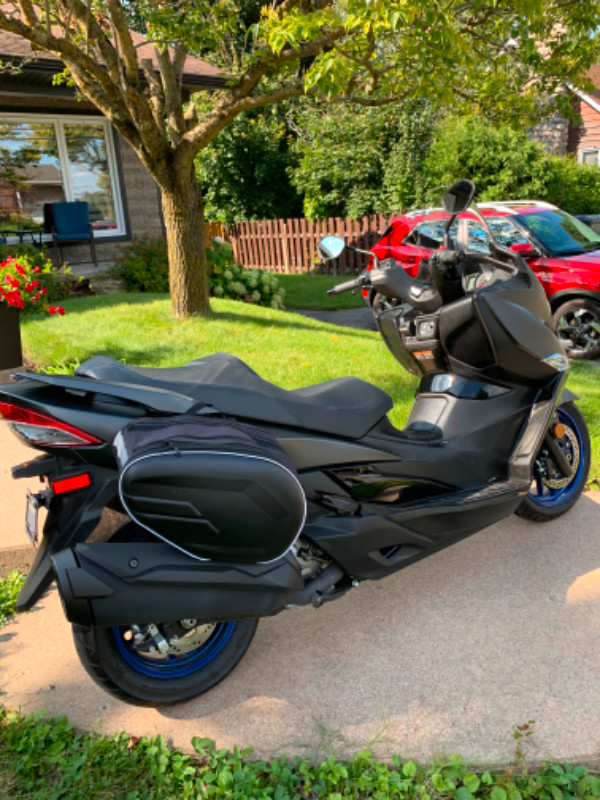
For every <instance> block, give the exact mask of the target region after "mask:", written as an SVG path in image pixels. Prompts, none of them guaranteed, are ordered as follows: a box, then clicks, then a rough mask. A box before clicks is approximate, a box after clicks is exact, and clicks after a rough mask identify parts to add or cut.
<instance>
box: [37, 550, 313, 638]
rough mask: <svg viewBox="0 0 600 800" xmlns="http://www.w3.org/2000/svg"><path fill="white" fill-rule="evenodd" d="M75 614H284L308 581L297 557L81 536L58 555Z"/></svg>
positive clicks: (63, 588)
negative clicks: (202, 553)
mask: <svg viewBox="0 0 600 800" xmlns="http://www.w3.org/2000/svg"><path fill="white" fill-rule="evenodd" d="M52 566H53V568H54V573H55V576H56V582H57V584H58V590H59V593H60V598H61V601H62V604H63V608H64V610H65V614H66V617H67V619H68V620H69V622H73V623H76V624H77V625H84V626H91V625H94V626H97V627H109V626H113V625H133V624H138V625H147V624H149V623H151V622H156V621H161V622H173V621H175V620H179V619H186V618H194V619H197V620H198V622H199V623H207V622H214V621H215V620H219V621H227V620H234V619H242V618H244V617H263V616H268V615H270V614H276V613H278V612H279V611H281V610H282V609H283V608H285V606H286V605H287V604H288V603H289V602H290V600H291V598H292V597H293V596H294V595H296V594H297V593H298V592H299V591H300V590H302V589H304V588H305V587H304V581H303V580H302V576H301V574H300V569H299V567H298V564H297V562H296V560H295V559H294V557H293V556H292V555H291V554H287V555H284V556H282V557H281V558H278V559H277V560H275V561H273V562H271V563H269V564H217V563H215V562H212V561H211V562H208V561H198V560H196V559H192V558H190V557H189V556H187V555H185V554H184V553H181V552H180V551H178V550H176V549H174V548H173V547H170V546H169V545H167V544H164V543H156V544H154V543H148V542H143V543H141V542H140V543H137V542H133V543H126V544H111V543H103V542H95V543H90V544H79V545H77V546H76V547H72V548H69V549H67V550H63V551H61V552H60V553H57V554H56V555H55V556H54V557H53V558H52Z"/></svg>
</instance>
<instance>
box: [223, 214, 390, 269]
mask: <svg viewBox="0 0 600 800" xmlns="http://www.w3.org/2000/svg"><path fill="white" fill-rule="evenodd" d="M388 219H389V217H387V216H385V215H383V214H376V215H373V216H370V217H362V218H360V219H352V218H350V217H346V218H344V219H342V218H340V217H331V218H329V219H322V220H317V221H316V222H310V221H309V220H307V219H267V220H260V221H257V220H253V221H249V222H238V223H237V224H235V225H231V226H230V227H226V228H225V229H224V233H223V235H224V238H225V239H226V240H227V241H228V242H231V244H232V246H233V255H234V258H235V261H236V262H237V263H238V264H242V265H243V266H244V267H246V268H247V269H265V270H270V271H272V272H285V273H298V272H319V273H322V274H331V275H345V274H355V273H358V272H360V271H361V270H362V269H364V268H365V266H366V264H367V259H366V256H364V255H361V254H360V253H353V252H352V251H350V250H346V251H345V252H344V253H343V254H342V256H341V257H340V258H338V259H334V260H332V261H325V262H324V261H321V259H320V258H319V255H318V252H317V244H318V243H319V241H320V240H321V239H322V238H323V237H324V236H327V235H333V236H340V237H341V238H343V239H345V241H346V243H347V244H352V245H354V246H355V247H360V248H361V249H362V250H369V249H370V248H371V247H372V246H373V245H374V244H375V242H377V241H378V240H379V239H380V238H381V235H382V234H383V232H384V231H385V229H386V228H387V225H388Z"/></svg>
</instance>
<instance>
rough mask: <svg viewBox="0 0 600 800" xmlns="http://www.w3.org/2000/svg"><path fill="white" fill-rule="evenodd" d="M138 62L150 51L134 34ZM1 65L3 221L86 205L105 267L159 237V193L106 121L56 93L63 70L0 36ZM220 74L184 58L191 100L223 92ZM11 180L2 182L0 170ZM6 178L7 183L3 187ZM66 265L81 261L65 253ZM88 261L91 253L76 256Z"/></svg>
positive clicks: (22, 43) (65, 93) (70, 94)
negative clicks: (145, 238) (61, 204)
mask: <svg viewBox="0 0 600 800" xmlns="http://www.w3.org/2000/svg"><path fill="white" fill-rule="evenodd" d="M132 37H133V38H134V44H136V45H137V46H138V54H139V55H138V58H139V59H140V62H141V60H142V59H143V58H152V60H153V63H155V64H156V57H155V54H154V48H153V47H152V45H150V44H143V42H144V37H142V36H141V35H139V34H136V33H132ZM0 61H1V62H2V63H3V65H5V67H6V65H7V64H12V65H14V67H16V68H17V69H16V70H15V71H12V70H11V71H8V70H6V68H5V69H4V70H3V71H0V216H6V215H7V214H10V213H21V214H25V215H27V216H29V217H32V218H33V219H34V220H35V221H36V222H41V221H43V206H44V203H48V202H56V201H61V200H86V201H87V202H88V203H89V206H90V216H91V219H92V224H93V226H94V231H95V234H94V235H95V238H96V241H97V250H98V258H99V260H101V261H104V260H110V259H111V258H112V257H113V256H114V254H115V249H116V248H117V247H118V246H119V244H121V243H123V242H126V241H128V240H130V239H131V238H132V237H133V236H140V235H144V234H150V235H155V236H158V235H160V234H161V233H163V232H164V226H163V220H162V213H161V209H160V194H159V189H158V187H157V185H156V183H155V182H154V180H153V179H152V177H151V176H150V174H149V173H148V172H147V170H146V169H145V167H144V166H143V165H142V163H141V161H140V160H139V158H138V157H137V155H136V153H135V152H134V150H133V149H132V148H131V146H130V145H129V144H128V143H127V142H126V141H125V140H124V139H122V138H121V136H120V135H119V134H118V133H117V132H116V131H115V130H114V128H112V126H111V125H110V123H109V122H108V120H107V119H106V118H105V117H104V116H103V115H102V114H101V113H100V112H99V111H98V110H97V109H96V108H95V107H94V106H93V105H92V104H91V103H89V102H87V101H86V100H78V99H77V97H76V96H75V92H74V90H73V89H71V88H69V87H68V86H66V85H60V86H54V85H53V78H54V76H55V75H56V74H58V73H60V72H62V70H63V64H62V63H61V62H60V61H59V60H57V59H55V58H54V57H51V56H49V55H48V54H43V53H33V52H32V50H31V48H30V46H29V43H28V42H27V41H26V40H25V39H22V38H21V37H19V36H15V35H13V34H10V33H6V32H5V31H0ZM224 83H225V79H224V78H221V77H220V76H219V70H218V69H217V68H216V67H214V66H212V65H210V64H207V63H206V62H204V61H201V60H200V59H197V58H188V60H187V61H186V64H185V68H184V75H183V84H184V88H185V89H186V90H187V92H188V93H191V92H193V91H198V89H210V88H216V87H220V86H223V85H224ZM11 162H16V163H17V167H16V168H15V167H10V169H11V170H12V172H13V176H14V175H15V174H16V175H17V180H11V179H10V178H11V176H10V175H8V176H7V175H6V173H5V179H2V178H1V175H2V167H4V168H6V165H7V164H10V163H11ZM6 178H8V179H6ZM67 255H68V257H69V260H71V261H75V260H77V258H78V257H79V255H78V253H77V252H75V253H73V252H72V251H71V250H69V251H67ZM81 259H82V260H88V259H89V248H88V249H87V251H86V250H85V248H82V249H81Z"/></svg>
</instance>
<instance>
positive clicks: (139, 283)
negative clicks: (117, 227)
mask: <svg viewBox="0 0 600 800" xmlns="http://www.w3.org/2000/svg"><path fill="white" fill-rule="evenodd" d="M111 274H112V275H114V276H115V277H117V278H122V279H123V280H124V281H125V285H126V286H127V291H128V292H168V291H169V259H168V257H167V241H166V239H165V238H164V237H162V236H160V237H151V236H136V237H135V238H134V239H133V241H132V242H131V244H129V245H126V246H124V247H121V248H120V255H119V257H118V258H116V259H115V263H114V265H113V266H112V268H111Z"/></svg>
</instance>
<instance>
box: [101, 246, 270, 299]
mask: <svg viewBox="0 0 600 800" xmlns="http://www.w3.org/2000/svg"><path fill="white" fill-rule="evenodd" d="M206 259H207V263H208V269H209V285H210V291H211V294H212V295H213V296H214V297H228V298H231V299H232V300H243V301H244V302H246V303H254V304H256V305H261V306H271V307H272V308H283V295H284V290H283V289H282V288H280V287H279V285H278V280H277V277H276V276H275V275H273V274H272V273H270V272H265V271H263V270H247V269H244V268H243V267H242V266H240V265H238V264H235V262H234V258H233V249H232V247H231V245H230V244H229V242H223V241H222V240H221V239H219V238H215V239H214V240H213V242H212V243H211V245H210V247H208V248H207V249H206ZM111 274H112V275H114V276H115V277H118V278H122V279H123V280H124V281H125V285H126V287H127V291H128V292H161V293H163V292H168V291H169V261H168V257H167V244H166V241H165V239H163V238H158V239H153V238H150V237H143V238H142V237H141V238H137V239H134V240H133V242H132V243H131V244H130V245H128V246H127V247H123V248H121V256H120V257H119V258H118V259H117V260H116V262H115V264H114V266H113V268H112V270H111Z"/></svg>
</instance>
